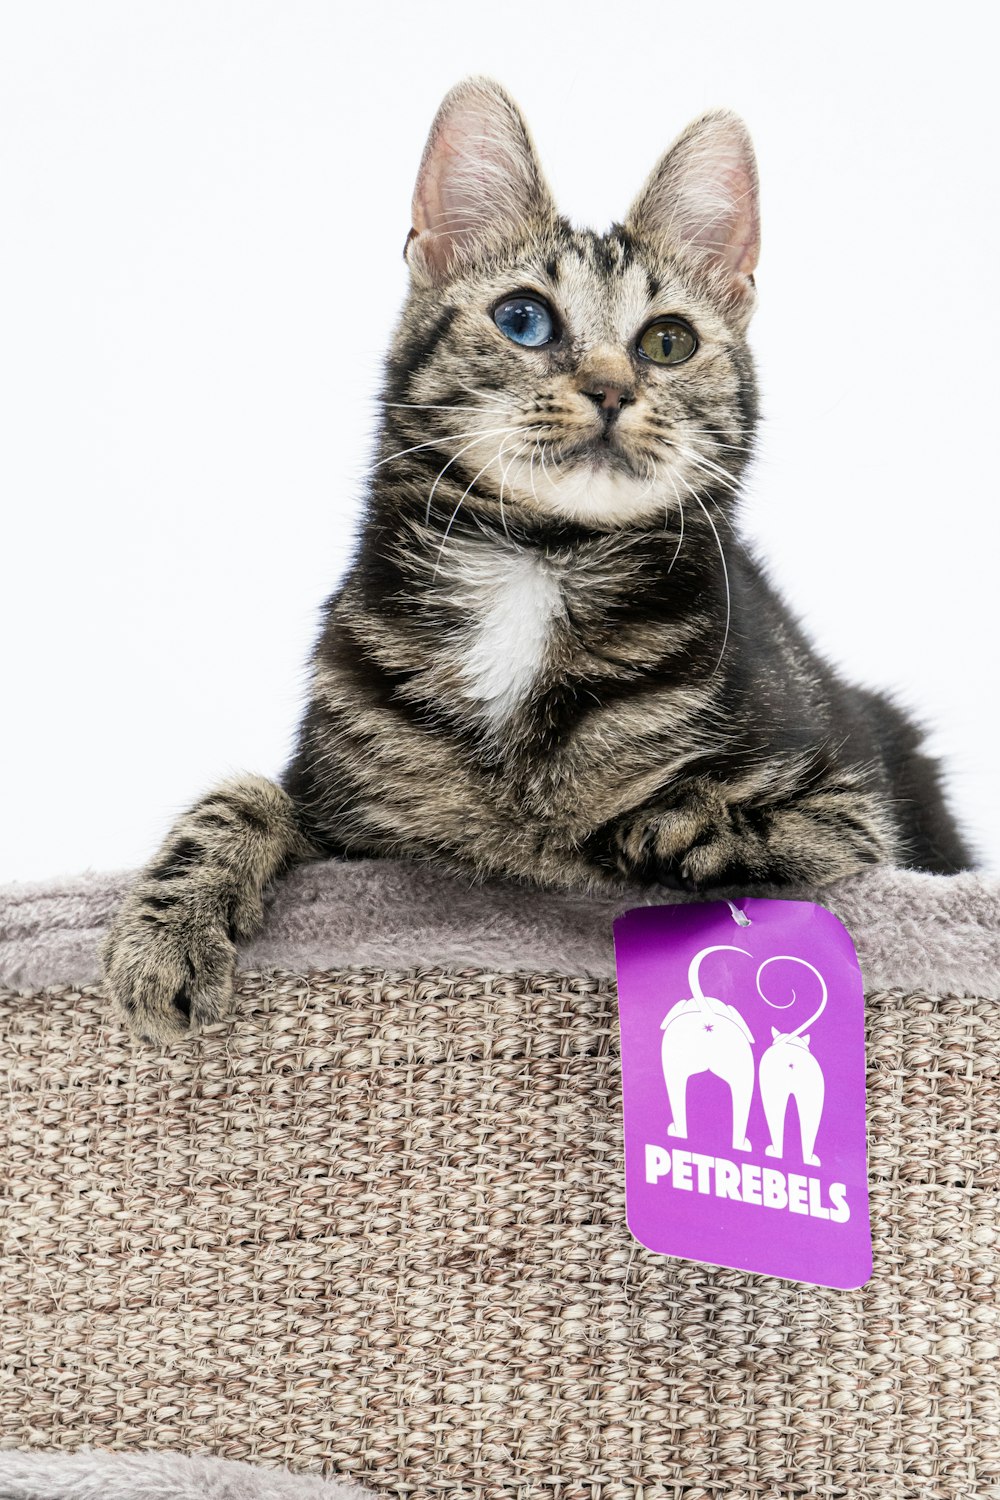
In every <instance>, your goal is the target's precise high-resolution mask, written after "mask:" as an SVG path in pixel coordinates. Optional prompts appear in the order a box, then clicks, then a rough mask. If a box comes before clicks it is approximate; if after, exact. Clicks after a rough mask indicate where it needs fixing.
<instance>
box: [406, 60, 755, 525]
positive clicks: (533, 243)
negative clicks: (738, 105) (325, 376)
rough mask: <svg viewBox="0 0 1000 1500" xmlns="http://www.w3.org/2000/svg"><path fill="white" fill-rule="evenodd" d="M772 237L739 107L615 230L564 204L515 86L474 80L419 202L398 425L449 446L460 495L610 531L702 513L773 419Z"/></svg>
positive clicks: (681, 143)
mask: <svg viewBox="0 0 1000 1500" xmlns="http://www.w3.org/2000/svg"><path fill="white" fill-rule="evenodd" d="M758 244H759V218H758V195H757V176H756V168H755V164H754V156H753V149H752V146H751V144H750V139H749V137H748V135H747V132H746V128H745V127H744V125H743V124H742V122H741V121H740V120H739V119H737V118H736V116H734V115H732V114H728V113H725V112H719V113H713V114H708V115H704V116H703V117H702V118H700V119H699V120H696V121H695V122H694V124H692V125H690V126H689V127H688V129H687V130H686V131H685V132H684V133H683V134H682V135H681V136H680V137H679V139H678V140H677V141H676V142H675V143H674V145H673V146H672V147H671V148H670V150H669V151H668V152H667V153H666V155H665V156H663V157H662V158H661V160H660V161H659V163H658V164H657V166H656V167H655V168H654V170H653V172H652V174H651V176H650V177H649V180H648V181H647V183H646V185H645V187H644V188H643V189H642V191H641V192H640V194H639V196H638V197H637V198H636V200H635V202H634V203H633V205H632V207H631V209H630V210H629V212H628V214H627V215H626V217H625V220H624V222H623V223H622V224H620V225H615V226H613V227H612V228H611V229H610V230H609V231H608V233H606V234H603V235H599V234H595V233H593V232H592V231H589V230H577V229H574V228H572V227H571V226H570V224H569V223H568V222H567V221H566V220H565V219H564V218H562V217H561V216H560V215H559V214H558V213H557V211H556V209H555V206H554V204H553V202H552V199H551V196H550V193H549V190H548V187H547V186H546V184H545V181H544V178H543V177H542V174H541V171H540V169H539V166H538V162H537V158H536V155H535V151H534V148H533V146H532V143H531V139H530V137H529V135H528V131H527V127H526V126H525V123H524V121H523V119H522V117H521V115H520V113H519V111H518V109H517V107H516V105H515V104H514V103H513V101H512V100H511V99H510V98H509V97H508V96H507V95H506V94H505V93H504V91H503V90H502V89H501V88H500V87H499V86H498V85H497V84H495V83H492V82H490V81H489V80H485V79H470V80H468V81H467V82H465V83H462V84H460V85H459V86H458V87H457V88H455V89H453V90H452V91H451V93H449V94H448V96H447V97H446V98H445V100H444V102H443V104H442V105H441V108H440V110H439V111H438V114H437V117H436V119H435V121H434V124H433V126H432V129H431V133H430V137H429V139H428V142H427V146H426V149H425V151H424V156H423V160H422V163H421V166H420V172H419V176H418V180H417V185H416V191H415V193H414V198H413V228H412V230H411V232H410V237H409V239H408V241H407V245H406V258H407V261H408V263H409V267H410V271H411V287H410V295H409V298H408V301H407V304H406V307H405V309H404V313H403V318H402V322H401V326H400V330H399V334H398V337H397V340H396V342H395V345H394V349H393V352H392V355H391V357H390V361H389V378H388V383H387V399H388V401H389V403H390V405H389V413H391V418H390V420H391V426H392V429H393V432H394V434H395V435H396V436H402V437H404V438H407V439H411V440H412V442H413V443H414V444H416V443H418V442H421V441H422V442H424V443H426V444H427V445H428V446H427V447H425V448H423V449H420V450H419V451H418V456H419V457H421V458H422V460H423V463H425V464H426V467H427V472H428V473H431V470H432V469H433V470H434V472H439V471H441V470H442V469H445V467H446V466H447V469H446V475H445V478H444V483H445V485H446V492H447V491H448V490H450V488H451V485H452V481H460V482H461V484H462V486H463V487H464V486H465V485H466V484H471V485H472V486H473V492H474V496H475V498H476V500H480V499H482V498H484V497H485V500H486V502H487V503H489V501H490V499H491V498H492V499H493V500H495V501H497V502H499V501H500V500H501V499H502V501H503V506H504V508H505V513H506V515H507V516H509V517H516V516H518V515H520V516H521V517H522V518H524V519H534V520H537V519H539V518H545V519H547V520H559V521H563V522H574V523H577V524H582V525H585V526H589V527H597V528H600V529H605V528H606V529H609V530H611V529H616V528H619V527H629V526H636V525H639V526H648V525H649V524H651V523H653V522H656V521H657V520H658V521H659V522H660V523H663V521H664V519H665V517H666V516H668V515H669V514H670V513H671V512H673V514H674V515H675V516H676V514H677V513H678V511H679V509H680V507H681V506H683V507H684V508H685V509H687V508H688V502H689V501H690V502H691V506H690V508H691V511H692V512H695V501H696V499H698V498H699V497H702V496H704V495H705V494H706V492H709V493H712V494H714V495H715V496H716V497H717V503H724V502H725V497H726V495H727V493H729V492H731V491H732V490H733V489H734V487H735V482H736V480H737V479H738V477H739V475H740V473H741V472H742V469H743V468H744V467H745V464H746V462H747V459H748V456H749V450H750V445H751V442H752V438H753V428H754V422H755V416H756V397H755V386H754V377H753V368H752V364H751V360H750V356H749V352H748V350H747V346H746V342H745V334H746V327H747V323H748V322H749V319H750V315H751V313H752V311H753V306H754V300H755V293H754V286H753V271H754V267H755V265H756V263H757V254H758ZM387 415H388V413H387ZM422 466H423V465H422ZM431 478H432V480H433V474H431ZM695 513H696V512H695Z"/></svg>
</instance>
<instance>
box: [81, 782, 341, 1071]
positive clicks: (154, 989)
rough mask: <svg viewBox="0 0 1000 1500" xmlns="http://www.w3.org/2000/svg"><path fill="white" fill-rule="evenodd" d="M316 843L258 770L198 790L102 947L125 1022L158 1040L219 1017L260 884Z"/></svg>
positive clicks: (252, 927)
mask: <svg viewBox="0 0 1000 1500" xmlns="http://www.w3.org/2000/svg"><path fill="white" fill-rule="evenodd" d="M318 852H319V851H318V850H316V849H315V848H314V847H313V846H312V845H311V844H310V843H309V841H308V840H307V839H306V837H305V836H304V834H303V833H302V831H301V828H300V826H299V820H298V817H297V814H296V809H295V804H294V802H293V801H292V799H291V798H290V797H289V796H288V794H287V792H284V791H283V790H282V789H281V787H279V786H276V785H275V783H274V782H272V781H268V780H266V779H265V778H264V777H263V776H245V777H240V778H237V779H235V780H233V781H228V782H225V783H223V784H222V785H221V786H219V787H218V788H217V789H216V790H215V791H213V792H210V793H209V794H208V795H207V796H205V797H202V798H201V800H200V801H199V802H197V803H196V804H195V805H194V807H192V808H191V809H190V811H189V812H186V813H185V814H184V816H183V817H182V818H180V819H179V820H178V822H177V823H176V824H175V825H174V827H173V828H172V830H171V832H170V834H169V836H168V838H167V839H166V841H165V843H164V844H163V847H162V848H161V849H160V851H159V853H158V854H157V855H156V857H155V859H153V860H152V861H151V863H150V864H148V865H147V866H146V868H145V869H144V870H143V871H142V873H141V874H140V875H139V877H138V879H137V880H136V882H135V884H134V885H133V886H132V887H131V889H130V890H129V892H128V894H127V896H126V897H125V901H124V903H123V905H122V907H121V909H120V910H119V912H118V913H117V915H116V917H115V919H114V922H113V924H112V927H111V930H110V932H109V934H108V937H107V938H106V940H105V942H104V945H103V948H102V950H101V956H102V959H103V963H104V973H105V979H106V983H107V988H108V993H109V995H110V998H111V1000H112V1001H113V1003H114V1005H115V1007H116V1009H117V1010H118V1011H119V1013H120V1014H121V1016H122V1017H123V1019H124V1020H125V1022H126V1024H127V1025H128V1026H129V1028H130V1029H131V1030H132V1031H133V1032H135V1033H136V1034H137V1035H138V1036H142V1037H145V1038H148V1039H151V1040H160V1041H163V1040H169V1039H171V1038H175V1037H177V1036H179V1035H181V1034H182V1033H184V1032H186V1031H187V1030H188V1028H189V1026H190V1025H191V1024H192V1023H195V1024H201V1025H204V1024H206V1023H207V1022H210V1021H217V1020H219V1019H220V1017H221V1016H222V1015H224V1013H225V1010H226V1007H227V1005H228V1003H229V1000H230V997H231V995H232V989H233V972H234V968H235V962H236V949H235V941H236V939H237V938H240V937H250V936H252V935H253V933H254V932H255V931H256V930H257V928H258V926H259V925H260V921H261V917H262V902H261V897H262V894H263V891H264V889H265V887H266V886H267V885H268V883H269V882H270V881H272V880H273V879H274V878H275V876H277V875H279V874H281V873H282V871H284V870H285V869H287V868H288V866H289V865H291V864H293V863H294V862H295V861H297V860H300V859H310V858H316V857H317V854H318Z"/></svg>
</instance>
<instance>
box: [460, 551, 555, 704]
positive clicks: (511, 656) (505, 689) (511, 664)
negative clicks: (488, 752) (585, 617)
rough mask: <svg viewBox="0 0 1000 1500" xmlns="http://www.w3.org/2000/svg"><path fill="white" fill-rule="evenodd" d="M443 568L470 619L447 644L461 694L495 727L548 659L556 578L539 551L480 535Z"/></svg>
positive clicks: (529, 686) (533, 681) (467, 617)
mask: <svg viewBox="0 0 1000 1500" xmlns="http://www.w3.org/2000/svg"><path fill="white" fill-rule="evenodd" d="M440 572H441V576H442V577H443V579H444V581H445V586H446V587H447V589H448V591H449V594H450V596H451V599H452V601H453V603H454V604H455V605H456V606H457V607H458V608H459V609H460V610H461V612H462V615H463V616H464V617H465V620H466V622H467V623H466V624H465V626H464V627H463V629H462V630H461V632H460V634H459V635H458V636H457V638H456V639H455V641H454V642H453V646H452V653H453V662H454V666H455V667H456V668H457V672H458V676H459V678H460V680H461V682H462V685H463V696H464V697H465V698H467V699H468V700H469V701H470V702H472V703H474V704H476V705H477V707H478V708H479V711H480V713H481V714H482V715H483V717H484V718H486V719H487V720H488V721H489V722H490V723H491V724H493V725H499V724H500V723H502V722H503V720H504V719H506V718H508V717H509V715H510V714H511V713H513V712H514V710H515V709H516V708H517V707H518V706H519V704H521V703H522V702H523V701H524V699H525V698H526V697H527V696H528V694H529V693H530V692H531V689H532V687H533V685H534V683H535V680H536V679H537V677H538V674H539V672H540V671H541V669H542V667H543V665H544V663H545V656H546V651H547V649H548V645H549V642H550V640H551V636H552V628H553V623H554V622H555V620H556V618H557V617H558V616H559V615H560V614H561V613H562V593H561V590H560V587H559V581H558V578H557V577H556V574H555V571H554V570H553V568H552V567H551V566H550V565H549V564H548V563H547V562H546V560H545V558H544V557H542V556H541V555H539V554H538V553H536V552H534V551H531V550H529V549H525V548H519V547H514V546H508V545H506V544H503V545H501V544H498V543H493V542H488V541H485V540H484V541H483V542H462V543H460V544H458V545H456V546H455V547H454V548H453V549H449V554H448V555H447V556H446V559H444V560H443V561H442V566H441V570H440Z"/></svg>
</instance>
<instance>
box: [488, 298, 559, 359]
mask: <svg viewBox="0 0 1000 1500" xmlns="http://www.w3.org/2000/svg"><path fill="white" fill-rule="evenodd" d="M493 321H494V323H495V324H496V325H497V327H498V328H499V330H500V332H501V333H502V334H505V335H506V337H507V338H509V339H511V340H512V342H513V343H515V344H523V345H524V346H525V347H526V348H528V349H537V348H538V347H539V346H540V345H541V344H548V343H551V342H552V339H553V338H554V337H555V320H554V319H553V317H552V314H551V312H550V311H549V309H548V308H547V307H546V305H545V303H544V302H542V301H541V299H540V298H538V297H508V298H507V301H506V302H501V304H500V306H499V307H498V308H496V309H495V311H494V313H493Z"/></svg>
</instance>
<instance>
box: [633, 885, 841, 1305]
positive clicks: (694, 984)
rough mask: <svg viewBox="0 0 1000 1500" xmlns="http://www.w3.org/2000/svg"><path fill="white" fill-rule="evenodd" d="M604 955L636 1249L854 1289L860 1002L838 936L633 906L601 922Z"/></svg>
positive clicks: (710, 913) (821, 914) (815, 916)
mask: <svg viewBox="0 0 1000 1500" xmlns="http://www.w3.org/2000/svg"><path fill="white" fill-rule="evenodd" d="M737 921H738V922H739V924H740V928H739V934H738V935H739V942H738V943H734V942H732V941H725V939H727V938H729V937H731V936H736V933H735V932H734V922H737ZM615 948H616V953H617V959H618V985H619V1010H620V1019H621V1039H622V1082H623V1098H624V1114H625V1166H626V1210H627V1214H628V1223H629V1227H630V1229H631V1231H632V1233H633V1234H634V1235H635V1237H636V1239H638V1240H639V1241H640V1242H641V1243H642V1244H643V1245H645V1246H646V1247H647V1248H648V1249H651V1250H654V1251H657V1252H659V1253H661V1254H667V1255H679V1256H685V1257H687V1258H689V1259H693V1260H703V1261H706V1262H708V1263H710V1264H715V1265H724V1266H733V1267H736V1268H738V1269H745V1270H751V1271H761V1272H765V1273H768V1274H771V1275H777V1276H785V1277H788V1278H789V1279H791V1280H797V1281H809V1282H814V1283H816V1284H819V1285H822V1286H835V1287H857V1286H861V1285H863V1283H864V1282H865V1281H866V1280H867V1279H868V1277H869V1276H870V1274H871V1233H870V1229H869V1220H868V1188H867V1163H866V1150H865V1118H864V1109H865V1092H864V1036H863V1006H864V995H863V986H862V981H861V973H860V969H859V967H858V962H857V956H856V954H855V952H854V946H853V944H852V942H851V940H850V937H849V935H848V933H847V932H846V930H845V928H844V927H843V926H842V924H841V923H840V922H839V921H838V920H837V918H836V917H834V916H833V914H832V913H831V912H828V911H826V910H825V908H823V907H821V906H816V905H814V904H812V903H809V902H799V901H765V900H756V899H746V900H743V901H741V902H740V903H739V906H738V907H736V906H734V905H732V904H731V903H728V902H726V903H722V902H711V903H705V904H703V905H693V906H669V907H641V908H639V909H637V910H635V911H631V912H627V913H625V915H624V916H622V917H620V918H619V919H618V921H617V922H616V923H615ZM806 954H808V955H809V957H806V956H805V955H806ZM777 1012H781V1013H782V1014H781V1015H778V1014H776V1013H777ZM654 1037H655V1038H656V1040H657V1041H658V1043H659V1045H658V1046H656V1047H655V1048H654V1046H653V1045H651V1044H652V1042H653V1039H654ZM828 1096H829V1101H834V1102H835V1106H836V1107H835V1108H832V1109H831V1108H828Z"/></svg>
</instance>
